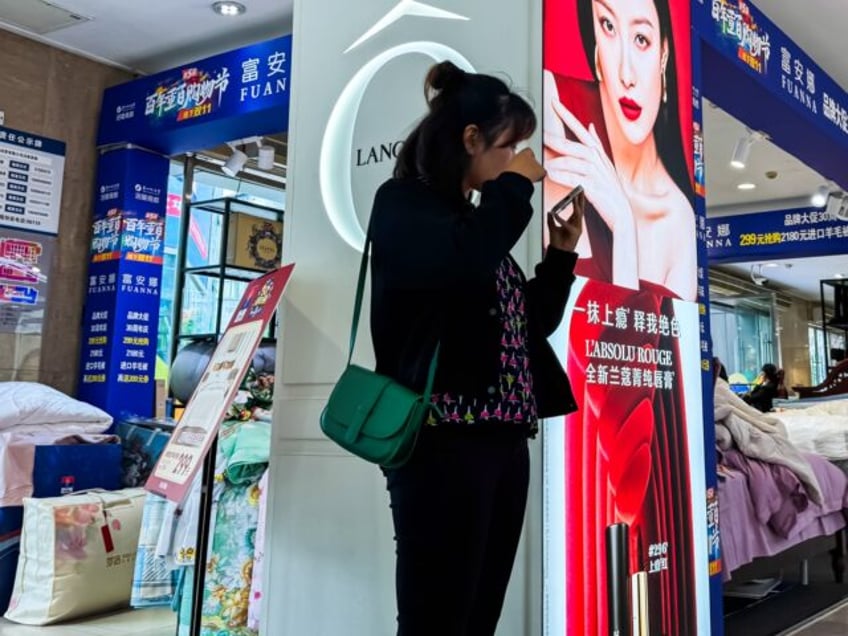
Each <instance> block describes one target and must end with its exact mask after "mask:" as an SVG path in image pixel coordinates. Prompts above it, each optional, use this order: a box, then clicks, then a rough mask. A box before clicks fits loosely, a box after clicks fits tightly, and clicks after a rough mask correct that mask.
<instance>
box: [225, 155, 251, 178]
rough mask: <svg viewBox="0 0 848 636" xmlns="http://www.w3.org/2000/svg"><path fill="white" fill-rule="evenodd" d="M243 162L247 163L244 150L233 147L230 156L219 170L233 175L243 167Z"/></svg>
mask: <svg viewBox="0 0 848 636" xmlns="http://www.w3.org/2000/svg"><path fill="white" fill-rule="evenodd" d="M245 164H247V155H246V154H245V153H244V151H242V150H239V149H238V148H233V154H232V155H230V158H229V159H227V162H226V163H225V164H224V165H223V166H222V167H221V171H222V172H223V173H224V174H225V175H228V176H230V177H234V176H236V175H237V174H238V173H239V172H241V171H242V170H243V169H244V166H245Z"/></svg>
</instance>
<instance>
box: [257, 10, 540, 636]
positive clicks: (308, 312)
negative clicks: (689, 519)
mask: <svg viewBox="0 0 848 636" xmlns="http://www.w3.org/2000/svg"><path fill="white" fill-rule="evenodd" d="M408 5H409V2H408V0H404V2H402V3H401V4H400V5H399V6H401V8H403V7H405V6H408ZM394 6H395V4H394V0H379V1H378V0H369V1H367V2H366V1H364V0H358V2H356V3H351V2H350V0H322V1H321V2H317V1H316V0H296V1H295V9H294V51H293V77H292V111H291V118H290V127H289V129H290V131H291V132H290V146H289V161H288V163H289V173H288V209H287V211H286V239H285V245H284V260H286V261H287V262H294V263H295V264H296V268H295V272H294V277H293V279H292V282H291V284H290V285H289V287H288V289H287V291H286V295H285V297H284V299H283V308H282V314H281V315H282V329H281V337H280V345H279V354H278V362H277V365H278V368H277V387H276V396H275V405H274V414H275V420H274V442H273V444H274V445H273V457H272V467H271V484H272V485H271V491H270V496H269V505H270V510H269V532H268V534H269V545H268V557H267V558H268V562H267V565H266V570H265V571H266V592H265V598H266V606H265V617H264V618H265V620H264V621H263V625H264V629H263V634H267V635H269V636H341V635H344V636H382V635H389V634H393V633H394V629H395V607H394V572H393V567H394V545H393V538H392V527H391V519H390V513H389V508H388V497H387V493H386V491H385V483H384V480H383V478H382V476H381V474H380V472H379V470H378V469H377V468H375V467H373V466H371V465H368V464H366V463H365V462H363V461H361V460H358V459H355V458H352V457H350V456H348V455H346V454H345V453H343V452H341V451H340V450H339V449H337V448H336V447H335V446H334V445H333V444H332V443H331V442H329V441H327V440H326V439H324V438H323V436H322V434H321V431H320V428H319V426H318V418H319V414H320V412H321V409H322V407H323V405H324V402H325V400H326V397H327V395H328V394H329V391H330V389H331V388H332V384H333V382H334V381H335V380H336V379H337V377H338V375H339V374H340V373H341V370H342V368H343V364H344V361H345V355H346V348H347V338H348V330H349V324H350V316H351V307H352V302H353V293H354V288H355V278H356V272H357V269H358V266H359V256H360V255H359V253H358V252H357V251H356V250H355V249H353V248H352V247H350V246H349V245H348V244H347V243H346V242H345V241H344V240H342V238H341V237H340V235H339V233H338V232H337V230H336V228H334V226H333V224H332V223H331V222H330V220H329V216H328V212H327V209H326V208H325V205H324V203H325V201H324V199H323V198H322V194H321V183H320V178H319V166H320V163H321V146H322V140H323V137H324V134H325V131H326V130H327V126H328V120H329V119H330V115H331V111H332V109H333V106H334V104H335V103H336V101H337V100H338V99H339V96H340V95H341V94H342V92H343V90H344V89H345V86H346V85H347V84H348V82H349V81H350V80H351V78H353V77H354V76H355V75H356V74H357V72H358V71H359V70H360V69H362V68H363V67H364V66H366V65H367V64H368V62H369V61H370V60H373V59H374V58H375V57H376V56H378V55H380V54H381V53H383V52H385V51H387V50H389V49H392V48H393V47H396V46H400V45H403V44H405V43H409V42H421V41H433V42H437V43H441V44H443V45H448V46H451V47H452V48H453V49H455V50H456V51H457V52H458V53H460V54H461V55H462V56H464V57H465V58H467V59H468V61H469V62H470V63H471V64H472V65H473V66H474V67H476V68H477V69H478V70H480V71H483V72H498V73H505V74H506V75H507V76H508V77H509V78H510V79H511V80H512V82H513V84H514V85H515V86H516V88H518V89H520V90H521V91H522V92H524V93H525V94H527V95H532V96H536V97H534V98H531V99H532V100H533V101H534V102H535V103H540V99H539V97H538V96H539V95H540V92H541V71H540V70H539V69H541V2H540V0H515V1H513V2H509V3H501V4H498V5H493V4H492V3H491V0H462V1H460V0H438V3H437V6H438V9H439V10H446V11H455V12H457V13H459V14H461V15H462V16H464V17H467V18H469V19H468V20H449V19H440V18H436V17H421V16H414V15H407V16H405V17H401V18H400V19H399V20H397V21H396V22H394V23H392V24H390V25H389V26H388V27H387V28H385V29H384V30H382V31H380V32H379V33H377V34H376V35H374V36H373V37H371V38H369V39H367V41H365V42H364V43H362V44H361V45H360V46H358V47H356V48H354V49H353V50H351V51H350V52H348V53H345V50H346V49H348V47H349V46H350V45H351V44H353V43H354V42H355V41H356V40H357V39H358V38H359V37H360V36H361V35H363V34H365V33H366V32H367V31H368V30H369V29H370V28H371V27H372V26H374V25H375V24H377V23H378V21H380V20H381V18H383V16H385V15H387V13H388V12H389V11H391V10H392V9H393V7H394ZM418 48H421V47H418ZM430 64H432V60H431V59H429V58H427V56H425V55H422V54H420V53H418V54H416V53H411V54H406V55H403V56H401V57H397V58H395V59H393V60H392V61H390V62H388V63H387V64H386V65H385V66H384V67H382V69H381V70H380V71H379V72H378V73H377V74H376V75H375V77H374V79H373V81H372V82H371V83H370V85H369V86H368V88H367V90H366V91H365V93H364V96H363V98H362V103H361V107H360V109H359V111H358V114H356V117H351V118H350V119H351V121H353V122H354V124H355V125H353V130H352V137H353V138H352V141H350V140H348V139H342V140H341V141H340V142H339V143H338V146H337V148H336V149H335V151H334V152H333V153H332V154H325V156H324V160H325V165H327V166H329V165H330V164H331V163H332V161H331V160H332V159H333V158H335V159H336V160H338V161H340V163H339V164H338V166H337V167H339V170H337V171H336V173H335V174H334V175H333V176H332V178H331V180H330V181H331V183H330V184H329V186H330V187H329V190H332V191H333V192H334V193H335V194H336V195H339V194H342V195H343V194H344V189H345V188H344V186H345V179H346V175H348V174H349V175H351V176H352V189H353V194H354V200H355V201H356V214H357V216H358V219H359V222H360V223H363V224H364V223H367V217H368V214H369V212H370V201H371V198H372V196H373V192H374V189H375V188H376V186H377V185H378V184H379V183H380V182H381V181H382V180H384V179H385V178H387V176H388V175H389V173H390V170H391V162H390V161H386V162H382V163H379V164H376V165H367V166H358V165H357V164H358V163H361V161H360V159H365V158H367V156H368V149H369V148H370V147H371V146H379V145H380V144H382V143H386V142H392V141H397V140H401V139H403V138H404V137H405V136H406V133H407V132H408V131H409V130H410V129H411V126H412V124H413V122H414V120H415V119H416V118H417V117H418V116H420V115H421V114H423V112H424V111H423V109H424V101H423V90H422V89H423V78H424V74H425V71H426V69H427V68H428V67H429V66H430ZM343 114H347V115H354V114H355V108H354V106H352V105H349V106H348V107H347V109H345V110H344V113H343ZM340 132H341V133H344V132H345V131H344V130H342V129H340ZM342 136H344V135H342ZM359 149H363V152H362V153H361V154H360V153H359V152H358V150H359ZM537 149H538V144H537ZM330 207H331V208H333V210H340V209H341V208H339V207H338V206H335V205H331V206H330ZM342 207H344V206H342ZM347 221H348V222H349V221H350V218H348V219H347ZM540 228H541V224H540V223H539V218H538V215H537V219H536V220H535V223H534V226H533V227H532V228H531V232H530V233H529V236H530V238H528V239H525V242H524V244H523V245H522V246H521V248H520V249H519V250H517V252H518V253H517V256H518V258H519V260H520V262H524V263H526V264H527V265H528V268H529V265H530V257H531V256H532V257H537V256H538V253H539V251H540V250H539V242H540V241H539V238H538V237H539V233H540V231H541V229H540ZM355 229H356V228H355V227H354V228H353V230H354V231H355ZM354 233H355V232H354ZM354 242H355V241H354ZM366 304H367V303H366ZM367 323H368V320H367V312H366V315H364V316H363V328H362V329H361V331H360V335H361V338H360V343H361V346H360V347H359V349H358V353H357V356H356V358H357V360H359V361H360V362H364V363H369V362H370V360H371V353H370V339H369V338H368V337H367ZM533 451H534V460H535V465H534V473H533V477H534V478H533V484H532V486H531V503H530V508H529V510H528V524H527V528H526V531H525V540H524V542H523V544H522V547H521V549H520V553H519V558H518V562H517V563H516V570H515V573H514V575H513V580H512V585H511V588H510V592H509V598H508V601H507V607H506V608H505V614H504V617H503V619H502V621H501V623H502V624H501V628H500V630H499V634H501V635H509V636H520V635H522V634H526V635H528V636H529V635H536V634H540V633H541V555H540V550H541V541H540V538H541V505H540V500H541V486H540V484H541V480H540V478H539V475H540V462H539V460H540V458H541V453H540V447H539V442H538V441H537V442H535V443H534V445H533Z"/></svg>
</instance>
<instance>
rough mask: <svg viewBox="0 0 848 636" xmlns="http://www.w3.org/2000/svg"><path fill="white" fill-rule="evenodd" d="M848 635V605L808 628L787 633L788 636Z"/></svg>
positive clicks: (826, 615)
mask: <svg viewBox="0 0 848 636" xmlns="http://www.w3.org/2000/svg"><path fill="white" fill-rule="evenodd" d="M846 634H848V604H846V605H841V606H840V607H838V608H836V609H835V610H833V611H831V612H830V613H828V614H825V615H824V616H822V617H821V618H819V619H818V620H817V621H816V622H814V623H813V624H811V625H808V626H807V627H803V628H801V629H798V630H795V631H792V632H787V634H786V636H845V635H846Z"/></svg>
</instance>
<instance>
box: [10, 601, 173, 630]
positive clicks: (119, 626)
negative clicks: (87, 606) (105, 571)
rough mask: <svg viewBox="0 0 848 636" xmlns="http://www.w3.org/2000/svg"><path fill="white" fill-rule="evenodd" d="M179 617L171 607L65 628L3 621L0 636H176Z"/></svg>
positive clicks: (73, 623)
mask: <svg viewBox="0 0 848 636" xmlns="http://www.w3.org/2000/svg"><path fill="white" fill-rule="evenodd" d="M176 625H177V615H176V614H175V613H174V612H172V611H171V610H170V609H169V608H155V609H143V610H127V611H124V612H117V613H113V614H106V615H103V616H96V617H91V618H87V619H82V620H79V621H71V622H69V623H64V624H62V625H50V626H48V627H32V626H29V625H17V624H15V623H12V622H10V621H7V620H5V619H0V636H136V635H138V636H141V635H142V634H143V635H144V636H173V634H175V633H176Z"/></svg>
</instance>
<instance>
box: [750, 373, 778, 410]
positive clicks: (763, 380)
mask: <svg viewBox="0 0 848 636" xmlns="http://www.w3.org/2000/svg"><path fill="white" fill-rule="evenodd" d="M779 386H780V377H779V376H778V372H777V367H776V366H774V365H773V364H771V363H769V364H764V365H763V368H762V370H761V371H760V375H759V377H758V378H757V379H756V381H755V382H754V388H753V389H751V391H749V392H748V393H746V394H745V395H743V396H742V399H743V400H745V402H747V403H748V404H750V405H751V406H753V407H754V408H755V409H757V410H758V411H762V412H763V413H768V412H769V411H771V410H772V408H774V398H776V397H777V391H778V387H779Z"/></svg>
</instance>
